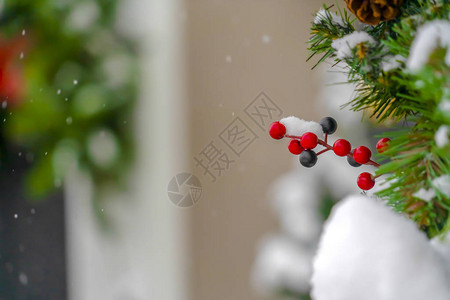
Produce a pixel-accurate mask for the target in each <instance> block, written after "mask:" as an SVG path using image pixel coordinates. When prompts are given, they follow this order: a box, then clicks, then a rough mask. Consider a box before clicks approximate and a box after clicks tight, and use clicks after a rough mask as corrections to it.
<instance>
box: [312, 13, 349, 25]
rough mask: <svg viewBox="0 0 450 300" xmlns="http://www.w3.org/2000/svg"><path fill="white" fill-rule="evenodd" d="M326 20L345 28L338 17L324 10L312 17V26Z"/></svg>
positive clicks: (342, 21)
mask: <svg viewBox="0 0 450 300" xmlns="http://www.w3.org/2000/svg"><path fill="white" fill-rule="evenodd" d="M328 18H329V19H331V22H332V23H333V24H335V25H340V26H342V27H345V25H344V20H342V18H341V17H340V16H338V15H337V14H336V13H333V12H330V11H327V10H325V9H321V10H319V11H318V12H317V14H316V16H315V17H314V24H320V23H322V21H323V20H326V19H328Z"/></svg>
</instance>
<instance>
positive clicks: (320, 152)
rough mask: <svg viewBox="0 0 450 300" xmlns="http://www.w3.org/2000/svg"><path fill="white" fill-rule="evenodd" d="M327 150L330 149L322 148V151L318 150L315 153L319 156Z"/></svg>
mask: <svg viewBox="0 0 450 300" xmlns="http://www.w3.org/2000/svg"><path fill="white" fill-rule="evenodd" d="M327 151H330V149H323V150H322V151H319V152H318V153H317V156H319V155H320V154H322V153H325V152H327Z"/></svg>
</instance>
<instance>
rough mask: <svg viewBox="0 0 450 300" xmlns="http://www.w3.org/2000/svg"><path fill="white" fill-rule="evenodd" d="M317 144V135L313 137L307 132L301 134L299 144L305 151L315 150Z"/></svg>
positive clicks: (312, 134)
mask: <svg viewBox="0 0 450 300" xmlns="http://www.w3.org/2000/svg"><path fill="white" fill-rule="evenodd" d="M318 142H319V139H318V138H317V135H315V134H314V133H312V132H307V133H305V134H303V135H302V137H301V139H300V144H301V145H302V147H303V148H305V149H314V148H316V146H317V143H318Z"/></svg>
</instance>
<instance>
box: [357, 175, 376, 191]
mask: <svg viewBox="0 0 450 300" xmlns="http://www.w3.org/2000/svg"><path fill="white" fill-rule="evenodd" d="M356 183H357V184H358V186H359V188H360V189H362V190H365V191H367V190H370V189H371V188H373V186H374V185H375V180H373V178H372V175H370V173H368V172H364V173H361V174H359V176H358V179H357V181H356Z"/></svg>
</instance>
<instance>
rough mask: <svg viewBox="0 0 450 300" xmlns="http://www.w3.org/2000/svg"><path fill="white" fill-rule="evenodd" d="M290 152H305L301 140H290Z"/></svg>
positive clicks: (296, 153)
mask: <svg viewBox="0 0 450 300" xmlns="http://www.w3.org/2000/svg"><path fill="white" fill-rule="evenodd" d="M288 149H289V152H291V153H292V154H295V155H299V154H300V153H302V152H303V150H305V149H304V148H303V147H302V146H301V145H300V142H299V141H298V140H291V141H290V142H289V146H288Z"/></svg>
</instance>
